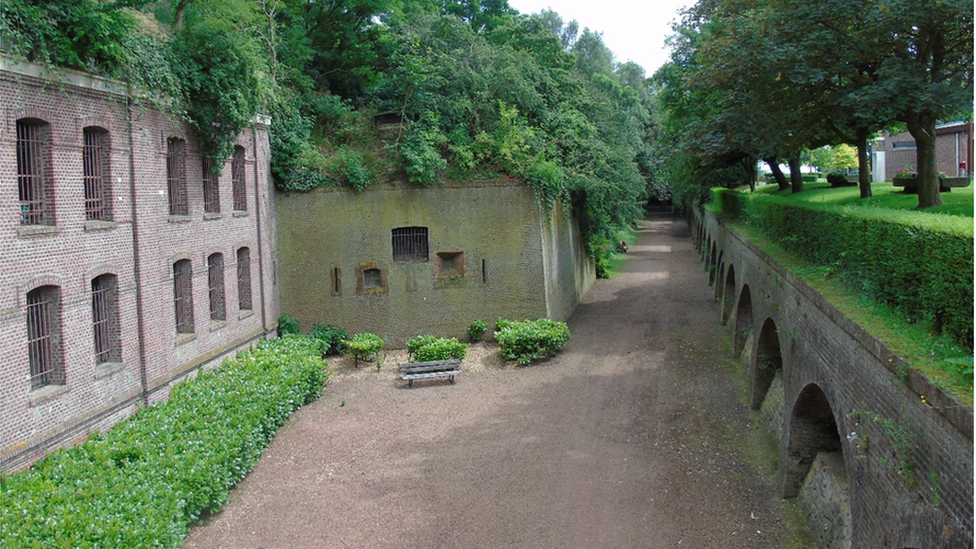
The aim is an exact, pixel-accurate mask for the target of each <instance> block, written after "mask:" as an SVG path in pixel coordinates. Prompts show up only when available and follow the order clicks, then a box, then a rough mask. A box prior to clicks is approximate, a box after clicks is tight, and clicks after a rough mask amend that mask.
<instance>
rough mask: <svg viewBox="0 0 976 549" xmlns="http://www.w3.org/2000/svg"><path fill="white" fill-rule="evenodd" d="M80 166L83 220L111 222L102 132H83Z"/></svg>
mask: <svg viewBox="0 0 976 549" xmlns="http://www.w3.org/2000/svg"><path fill="white" fill-rule="evenodd" d="M84 133H85V146H84V149H83V151H82V165H83V167H84V176H85V219H88V220H100V221H111V219H112V216H111V215H110V214H109V207H110V206H111V203H110V202H109V201H108V200H106V197H105V177H104V171H103V167H104V164H103V162H104V161H105V157H104V146H103V145H104V141H105V139H104V135H105V134H104V132H100V131H93V130H85V132H84Z"/></svg>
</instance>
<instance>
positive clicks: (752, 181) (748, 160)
mask: <svg viewBox="0 0 976 549" xmlns="http://www.w3.org/2000/svg"><path fill="white" fill-rule="evenodd" d="M740 165H741V166H742V171H743V177H742V179H743V181H745V182H746V184H747V185H749V191H750V192H755V190H756V157H754V156H747V157H745V158H743V159H742V160H741V161H740Z"/></svg>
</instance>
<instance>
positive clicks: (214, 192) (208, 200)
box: [203, 156, 220, 213]
mask: <svg viewBox="0 0 976 549" xmlns="http://www.w3.org/2000/svg"><path fill="white" fill-rule="evenodd" d="M203 211H204V213H220V171H219V170H217V167H216V163H215V162H214V161H213V159H212V158H210V157H209V156H204V157H203Z"/></svg>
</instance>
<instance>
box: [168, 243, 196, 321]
mask: <svg viewBox="0 0 976 549" xmlns="http://www.w3.org/2000/svg"><path fill="white" fill-rule="evenodd" d="M173 308H174V310H175V311H176V333H178V334H192V333H193V271H192V269H191V266H190V260H189V259H181V260H180V261H177V262H176V263H174V264H173Z"/></svg>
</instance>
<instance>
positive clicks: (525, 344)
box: [495, 318, 570, 364]
mask: <svg viewBox="0 0 976 549" xmlns="http://www.w3.org/2000/svg"><path fill="white" fill-rule="evenodd" d="M496 326H497V324H496ZM569 337H570V335H569V327H568V326H567V325H566V323H565V322H556V321H553V320H549V319H548V318H540V319H539V320H525V321H522V322H509V323H507V324H506V325H505V326H504V327H503V328H502V329H501V330H500V331H498V332H495V339H496V340H497V341H498V345H499V346H501V348H502V356H503V357H504V358H505V359H507V360H517V361H518V363H519V364H528V363H529V362H532V361H533V360H535V359H537V358H541V357H544V356H548V355H551V354H554V353H555V352H556V351H557V350H558V349H559V348H561V347H562V346H563V345H565V344H566V342H567V341H569Z"/></svg>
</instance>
